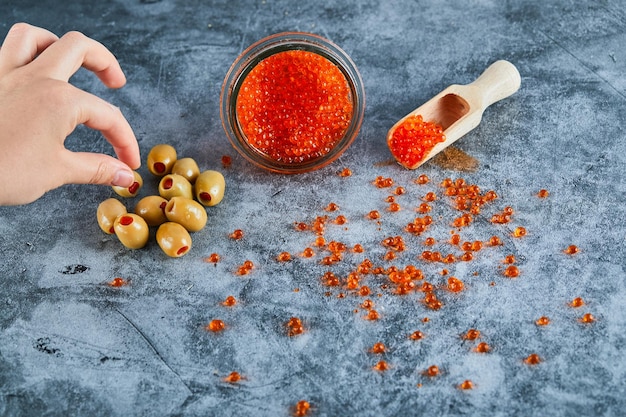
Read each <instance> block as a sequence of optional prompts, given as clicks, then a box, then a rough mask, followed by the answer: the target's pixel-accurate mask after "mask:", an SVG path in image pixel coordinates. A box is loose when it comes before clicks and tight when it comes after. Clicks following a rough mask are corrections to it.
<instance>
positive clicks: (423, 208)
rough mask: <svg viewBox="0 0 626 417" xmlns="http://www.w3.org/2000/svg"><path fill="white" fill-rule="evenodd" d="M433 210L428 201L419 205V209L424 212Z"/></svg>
mask: <svg viewBox="0 0 626 417" xmlns="http://www.w3.org/2000/svg"><path fill="white" fill-rule="evenodd" d="M431 210H432V207H431V206H430V205H429V204H428V203H420V205H419V206H418V207H417V211H418V212H419V213H422V214H426V213H428V212H430V211H431Z"/></svg>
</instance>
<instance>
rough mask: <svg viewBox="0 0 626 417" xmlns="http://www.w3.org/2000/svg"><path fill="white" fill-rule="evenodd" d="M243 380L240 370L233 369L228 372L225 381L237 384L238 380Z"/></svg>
mask: <svg viewBox="0 0 626 417" xmlns="http://www.w3.org/2000/svg"><path fill="white" fill-rule="evenodd" d="M241 380H242V376H241V375H240V374H239V372H236V371H233V372H231V373H230V374H228V375H227V376H226V377H224V382H228V383H230V384H236V383H237V382H239V381H241Z"/></svg>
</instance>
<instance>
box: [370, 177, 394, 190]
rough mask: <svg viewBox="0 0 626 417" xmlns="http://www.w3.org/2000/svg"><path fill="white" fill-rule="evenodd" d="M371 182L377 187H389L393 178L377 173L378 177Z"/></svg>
mask: <svg viewBox="0 0 626 417" xmlns="http://www.w3.org/2000/svg"><path fill="white" fill-rule="evenodd" d="M373 184H374V185H375V186H376V187H377V188H389V187H391V186H392V185H393V179H392V178H385V177H383V176H382V175H379V176H378V177H376V179H375V180H374V182H373Z"/></svg>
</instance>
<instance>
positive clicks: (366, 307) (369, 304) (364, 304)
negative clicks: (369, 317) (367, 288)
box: [361, 299, 374, 310]
mask: <svg viewBox="0 0 626 417" xmlns="http://www.w3.org/2000/svg"><path fill="white" fill-rule="evenodd" d="M372 307H374V302H373V301H372V300H370V299H367V300H365V301H363V302H362V303H361V308H362V309H364V310H369V309H370V308H372Z"/></svg>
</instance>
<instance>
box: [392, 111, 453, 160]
mask: <svg viewBox="0 0 626 417" xmlns="http://www.w3.org/2000/svg"><path fill="white" fill-rule="evenodd" d="M445 139H446V137H445V135H444V133H443V128H442V127H441V126H440V125H438V124H436V123H433V122H429V121H424V118H423V117H422V116H421V115H412V116H409V117H407V118H406V119H405V120H404V121H403V122H402V123H401V124H400V125H399V126H397V127H396V128H395V130H394V131H393V133H392V134H391V136H390V137H388V138H387V145H388V146H389V150H390V151H391V154H392V155H393V156H394V158H396V160H397V161H398V163H399V164H400V165H402V166H403V167H405V168H408V169H415V168H417V167H418V166H419V165H420V163H421V162H422V160H423V159H424V158H425V157H426V156H427V155H428V154H429V153H430V151H431V150H432V149H433V148H434V147H435V145H436V144H437V143H440V142H443V141H444V140H445Z"/></svg>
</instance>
